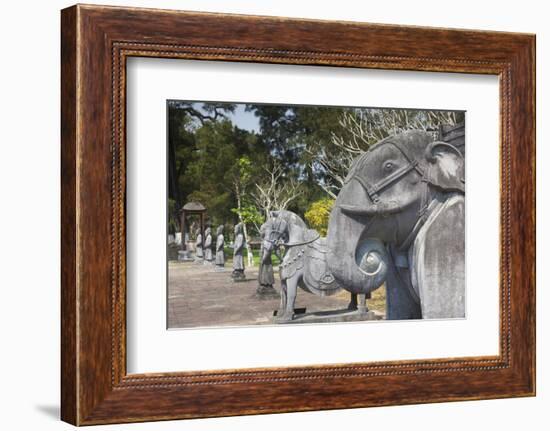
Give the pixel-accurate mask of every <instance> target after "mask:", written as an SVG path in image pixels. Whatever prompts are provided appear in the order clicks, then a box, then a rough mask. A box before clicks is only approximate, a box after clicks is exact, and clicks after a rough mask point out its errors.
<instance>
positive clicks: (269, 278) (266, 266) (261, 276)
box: [258, 221, 275, 288]
mask: <svg viewBox="0 0 550 431" xmlns="http://www.w3.org/2000/svg"><path fill="white" fill-rule="evenodd" d="M268 226H269V221H268V222H267V223H264V224H263V225H262V226H261V227H260V236H261V239H262V244H261V246H260V256H261V258H260V266H259V271H258V288H260V287H262V286H263V287H273V283H275V277H274V275H273V261H272V259H271V252H272V251H271V248H269V250H268V249H267V248H266V247H265V244H266V241H267V240H268V239H269V238H268V236H269V234H270V230H268Z"/></svg>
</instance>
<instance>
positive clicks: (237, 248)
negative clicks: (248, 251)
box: [231, 223, 245, 281]
mask: <svg viewBox="0 0 550 431" xmlns="http://www.w3.org/2000/svg"><path fill="white" fill-rule="evenodd" d="M244 245H245V238H244V233H243V225H242V223H238V224H237V225H236V226H235V241H234V243H233V272H232V273H231V277H232V278H233V279H234V280H235V281H238V280H243V279H244V278H245V274H244V259H243V251H244Z"/></svg>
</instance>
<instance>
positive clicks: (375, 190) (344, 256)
mask: <svg viewBox="0 0 550 431" xmlns="http://www.w3.org/2000/svg"><path fill="white" fill-rule="evenodd" d="M327 238H328V243H329V244H330V247H329V258H328V263H329V267H330V270H331V273H332V274H333V275H334V277H335V278H336V279H337V280H338V281H339V282H340V283H342V285H343V286H344V287H345V288H346V289H348V290H350V291H352V292H356V293H368V292H369V291H372V290H373V289H375V288H376V286H375V284H372V283H371V282H370V279H371V276H370V275H369V274H366V273H365V271H364V268H362V267H361V265H362V264H364V263H367V262H365V260H364V256H365V253H366V252H367V250H368V247H365V242H366V241H370V240H373V239H374V240H377V241H380V242H382V243H384V244H385V245H386V252H387V254H386V255H385V256H384V255H383V254H382V257H383V259H384V260H385V262H386V263H387V269H386V288H387V315H388V316H387V317H388V318H389V319H406V318H428V319H429V318H460V317H464V315H465V272H464V259H465V257H464V158H463V156H462V153H461V151H459V150H457V149H456V148H455V147H453V146H452V145H450V144H448V143H446V142H439V141H435V142H434V141H433V138H432V136H431V134H429V133H427V132H423V131H409V132H405V133H402V134H400V135H396V136H392V137H390V138H387V139H384V140H382V141H381V142H379V143H378V144H376V145H374V146H373V147H371V149H370V150H369V151H368V152H366V153H364V154H363V155H361V156H359V157H358V159H357V160H356V162H355V163H354V165H353V168H352V169H351V171H350V172H349V174H348V177H347V178H346V181H345V185H344V187H343V188H342V189H341V191H340V193H339V195H338V198H337V199H336V202H335V205H334V208H333V210H332V213H331V216H330V221H329V228H328V236H327ZM388 256H389V257H388Z"/></svg>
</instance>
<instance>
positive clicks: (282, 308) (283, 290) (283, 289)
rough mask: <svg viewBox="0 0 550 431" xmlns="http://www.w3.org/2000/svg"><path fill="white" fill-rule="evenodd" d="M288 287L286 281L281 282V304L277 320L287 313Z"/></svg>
mask: <svg viewBox="0 0 550 431" xmlns="http://www.w3.org/2000/svg"><path fill="white" fill-rule="evenodd" d="M286 292H287V287H286V279H285V280H281V303H280V305H279V310H278V311H277V319H278V318H279V317H280V316H282V315H283V314H284V313H285V309H286V301H287V294H286Z"/></svg>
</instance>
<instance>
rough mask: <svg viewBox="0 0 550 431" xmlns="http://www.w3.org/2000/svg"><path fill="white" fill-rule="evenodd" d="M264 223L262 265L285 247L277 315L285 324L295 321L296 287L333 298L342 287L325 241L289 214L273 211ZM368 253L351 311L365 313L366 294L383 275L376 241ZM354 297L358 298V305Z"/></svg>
mask: <svg viewBox="0 0 550 431" xmlns="http://www.w3.org/2000/svg"><path fill="white" fill-rule="evenodd" d="M270 215H271V217H270V219H269V220H268V221H267V222H266V223H265V234H264V240H263V244H262V245H263V247H262V250H263V253H262V261H265V262H267V261H268V260H270V258H271V253H272V252H273V251H274V250H275V249H276V248H278V247H284V249H285V253H284V257H283V260H282V262H281V265H280V277H281V305H280V308H279V310H278V312H277V318H276V320H277V322H280V323H283V322H288V321H290V320H292V319H293V318H294V303H295V300H296V294H297V290H298V287H300V288H302V289H303V290H305V291H307V292H309V293H313V294H316V295H320V296H329V295H334V294H335V293H337V292H339V291H340V290H341V289H342V288H344V289H345V288H346V286H345V284H343V283H341V282H340V281H339V280H336V279H335V278H334V276H333V275H332V273H331V270H330V269H329V264H328V262H327V259H328V256H329V247H328V244H327V240H326V238H322V237H321V236H320V235H319V233H318V232H317V231H315V230H313V229H308V228H307V226H306V224H305V222H304V221H303V220H302V219H301V218H300V217H299V216H298V215H296V214H295V213H293V212H291V211H286V210H281V211H272V212H271V214H270ZM364 247H368V248H369V251H368V252H367V253H366V254H365V257H364V259H363V262H361V263H360V265H361V268H362V269H363V270H364V271H365V273H367V274H369V275H370V276H369V277H368V280H367V281H366V283H365V286H364V290H363V291H359V292H352V300H351V302H350V306H349V308H350V309H355V308H357V309H358V311H359V312H366V311H367V308H366V297H367V293H368V292H371V291H372V290H374V289H376V288H378V287H379V286H380V285H381V284H382V283H383V281H384V278H385V274H386V260H385V258H384V257H383V255H384V253H385V249H384V246H383V245H382V244H381V243H380V242H377V241H375V240H371V241H369V242H368V243H365V244H364ZM357 294H359V296H360V300H359V303H358V301H357Z"/></svg>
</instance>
